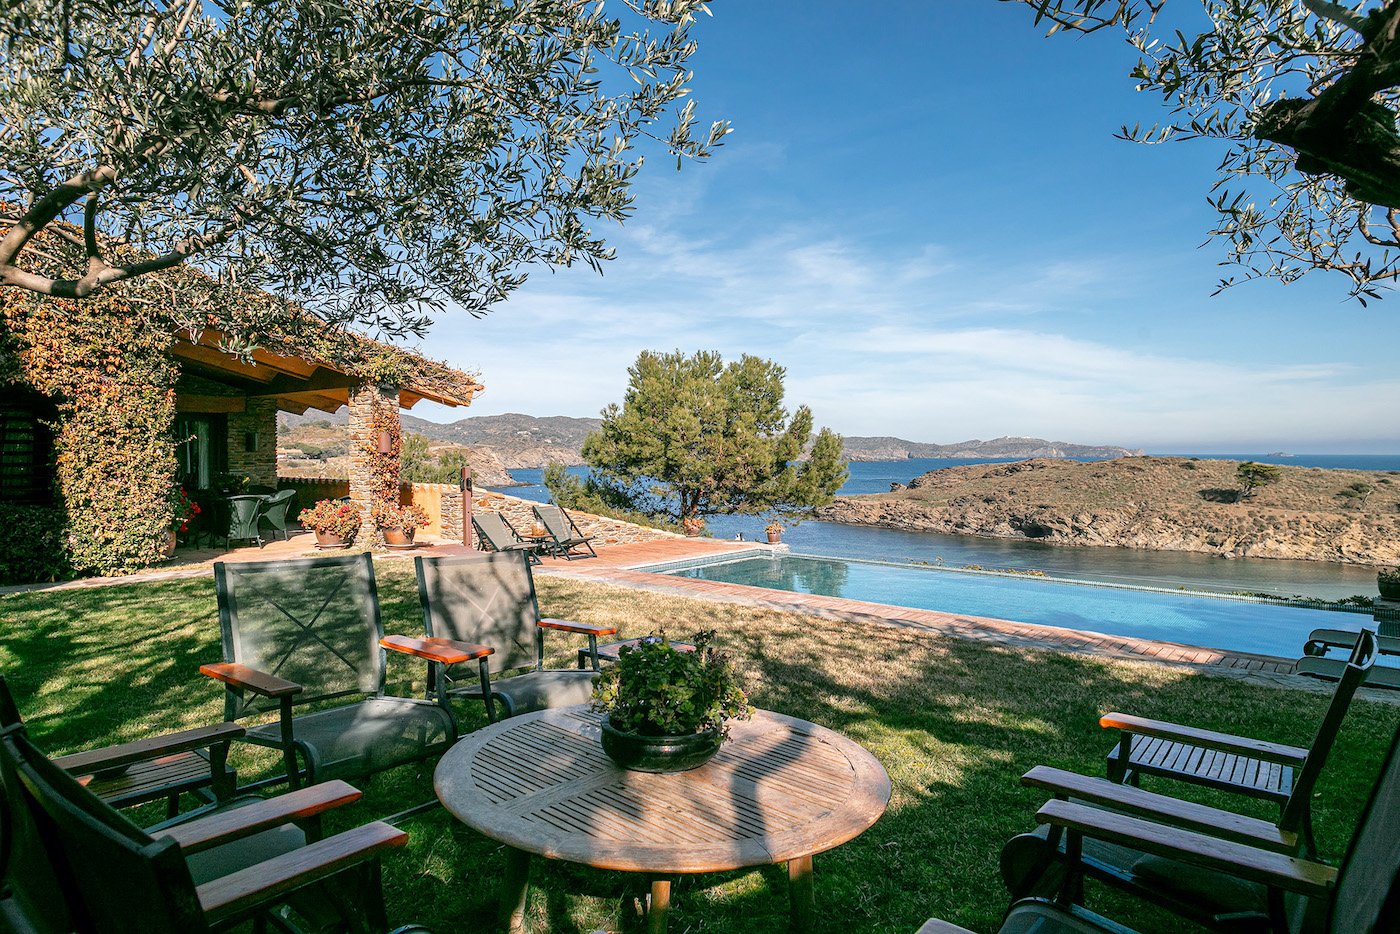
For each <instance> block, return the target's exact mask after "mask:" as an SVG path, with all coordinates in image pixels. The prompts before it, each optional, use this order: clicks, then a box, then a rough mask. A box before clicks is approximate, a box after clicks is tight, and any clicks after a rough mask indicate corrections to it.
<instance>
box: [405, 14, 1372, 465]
mask: <svg viewBox="0 0 1400 934" xmlns="http://www.w3.org/2000/svg"><path fill="white" fill-rule="evenodd" d="M713 9H714V14H715V15H714V17H713V18H712V19H702V21H701V22H700V24H699V25H698V27H697V29H696V37H697V39H698V40H699V43H700V52H699V53H698V55H697V57H696V58H695V60H694V66H695V71H696V76H695V80H694V82H693V85H692V86H693V88H694V94H695V97H696V99H697V108H698V110H699V112H700V114H701V116H702V117H703V118H704V119H706V120H708V119H711V118H714V117H724V118H727V119H729V120H730V121H732V123H733V125H734V128H735V130H734V132H733V133H732V134H731V135H730V136H729V137H728V141H727V143H726V145H725V146H724V147H722V148H721V149H720V150H719V152H718V154H717V155H716V157H715V158H714V159H713V160H711V161H710V162H708V163H704V164H693V165H687V166H686V167H685V168H684V169H683V170H682V171H680V172H679V173H678V172H676V171H675V162H674V160H673V159H672V160H668V159H667V158H666V156H665V155H664V153H659V152H658V153H656V154H655V155H654V156H653V157H652V158H650V159H649V162H648V164H647V166H646V167H645V168H644V169H643V172H642V177H641V180H640V182H639V184H638V191H637V210H636V213H635V215H634V216H633V218H632V219H631V220H629V221H628V222H627V223H626V224H625V225H624V226H621V227H618V226H615V225H613V224H611V223H610V222H607V223H606V226H604V227H603V228H601V229H602V230H603V232H604V233H605V235H606V236H608V237H609V238H610V242H611V243H612V244H613V245H614V246H616V248H617V251H618V259H617V260H616V261H615V262H613V263H611V264H609V265H607V266H606V267H605V270H604V275H603V276H601V277H600V276H598V275H597V274H596V273H594V272H592V271H591V270H589V269H587V268H579V269H573V270H565V271H561V272H555V273H550V272H548V271H538V272H535V273H534V274H533V275H532V276H531V278H530V281H529V282H528V283H527V284H526V285H525V286H524V287H523V288H521V289H520V290H519V291H518V292H517V293H516V294H515V295H514V296H513V297H512V298H511V299H510V300H508V301H507V302H505V303H503V304H501V305H500V306H498V307H497V308H496V310H495V311H494V312H493V313H492V314H490V315H489V316H487V317H486V318H483V319H472V318H470V317H468V316H466V315H463V314H453V315H446V316H443V317H442V318H440V319H439V321H438V322H437V323H436V324H435V326H434V328H433V330H432V331H431V333H430V335H429V337H428V338H427V339H426V340H425V341H423V344H422V347H423V349H424V350H425V351H426V352H428V353H429V354H431V355H433V356H436V357H439V358H443V359H446V360H448V361H449V362H451V363H453V364H454V365H457V366H460V367H463V368H468V369H475V370H479V371H480V372H481V375H482V380H483V382H484V383H485V384H486V386H487V391H486V392H485V393H483V394H482V395H480V396H478V397H477V401H476V402H474V403H473V405H472V407H471V409H470V410H468V411H462V410H454V409H446V408H442V407H434V406H431V405H429V404H427V403H424V404H421V405H419V406H418V407H417V408H416V409H415V414H417V415H420V416H421V417H425V418H430V419H433V420H435V421H451V420H454V419H456V418H460V417H463V416H464V415H468V414H470V415H490V414H496V413H501V412H524V413H528V414H532V415H573V416H591V415H597V414H598V411H599V410H600V409H601V408H602V407H603V406H604V405H606V404H607V403H609V402H613V401H620V400H621V398H622V393H623V390H624V388H625V386H626V380H627V373H626V369H627V366H628V365H629V364H630V363H631V362H632V361H633V360H634V359H635V358H636V355H637V353H638V352H640V351H642V350H646V349H654V350H672V349H676V348H679V349H682V350H685V351H687V352H689V351H694V350H699V349H714V350H719V351H721V352H722V353H724V354H725V355H726V356H737V355H739V354H741V353H752V354H756V355H759V356H763V357H769V358H772V359H774V360H776V361H778V362H779V363H781V364H783V365H784V366H785V367H787V372H788V379H787V388H788V398H789V401H790V403H791V404H794V405H795V404H797V403H806V404H808V405H810V406H811V407H812V409H813V411H814V412H815V415H816V418H817V423H818V424H819V425H828V426H830V427H832V428H834V429H835V430H837V431H840V432H842V433H844V434H848V435H897V436H900V437H904V438H908V439H912V440H918V441H934V442H943V443H946V442H951V441H961V440H965V439H968V438H992V437H997V436H1000V435H1008V434H1009V435H1030V436H1039V437H1047V438H1053V439H1059V440H1066V441H1076V442H1085V443H1105V444H1123V445H1128V446H1134V447H1143V448H1147V449H1148V450H1153V451H1196V452H1218V451H1272V450H1290V451H1300V452H1324V451H1336V452H1356V453H1367V452H1391V451H1397V450H1400V417H1397V415H1396V413H1397V411H1398V410H1400V406H1398V405H1397V403H1400V294H1397V295H1394V296H1392V297H1391V298H1388V299H1386V300H1385V301H1382V302H1380V303H1375V304H1373V305H1371V307H1369V308H1362V307H1361V306H1360V305H1358V304H1357V303H1355V302H1352V301H1349V300H1347V299H1346V290H1345V286H1344V283H1343V282H1342V281H1341V280H1334V279H1330V278H1329V277H1327V276H1324V275H1315V276H1311V277H1309V278H1308V279H1306V280H1304V281H1303V282H1302V283H1299V284H1295V285H1291V286H1287V287H1285V286H1281V285H1278V284H1276V283H1274V282H1263V283H1252V284H1246V285H1242V286H1239V287H1237V288H1235V289H1232V290H1229V291H1227V292H1226V293H1224V294H1222V295H1220V296H1217V297H1214V298H1212V297H1211V296H1210V293H1211V291H1212V290H1213V288H1214V285H1215V283H1216V281H1217V280H1218V279H1219V278H1220V276H1221V274H1222V270H1221V269H1220V268H1218V267H1217V265H1216V264H1217V262H1218V260H1219V259H1220V257H1221V256H1222V255H1223V250H1222V248H1221V246H1220V245H1218V244H1215V243H1211V244H1207V245H1205V246H1204V247H1201V244H1202V242H1203V241H1204V240H1205V235H1206V233H1207V231H1208V230H1209V228H1210V226H1211V224H1212V222H1213V219H1214V215H1213V212H1212V211H1211V210H1210V209H1209V207H1208V206H1207V204H1206V201H1205V198H1206V194H1207V191H1208V188H1209V185H1210V184H1211V182H1212V181H1213V180H1214V178H1215V175H1214V167H1215V165H1216V162H1217V161H1218V160H1219V158H1220V154H1221V153H1220V150H1219V149H1217V148H1215V147H1214V145H1213V144H1211V143H1177V144H1171V145H1166V146H1157V147H1145V146H1135V145H1132V144H1129V143H1124V142H1120V141H1118V140H1115V139H1113V137H1112V134H1113V132H1114V131H1115V130H1116V129H1117V128H1118V127H1119V126H1121V125H1122V124H1123V123H1125V122H1126V123H1128V124H1132V123H1134V122H1138V121H1141V122H1142V123H1144V124H1147V123H1150V122H1153V121H1154V120H1155V119H1157V118H1158V116H1159V115H1160V114H1162V113H1163V112H1162V110H1161V108H1160V104H1159V103H1158V99H1157V98H1155V97H1153V96H1149V95H1144V94H1138V93H1136V92H1134V91H1133V89H1132V83H1131V81H1129V80H1128V78H1127V77H1126V74H1127V71H1128V69H1129V68H1130V67H1131V65H1132V64H1133V61H1134V58H1133V56H1132V52H1131V50H1130V49H1129V48H1127V46H1126V45H1125V44H1123V43H1122V42H1121V40H1119V39H1118V38H1117V37H1116V36H1110V35H1107V34H1100V35H1098V36H1093V37H1089V38H1088V39H1073V38H1069V37H1055V38H1053V39H1045V38H1043V37H1042V35H1041V32H1040V31H1039V30H1037V29H1036V28H1033V27H1032V26H1031V15H1030V11H1029V10H1027V9H1026V8H1024V7H1020V6H1017V5H1011V4H1001V3H994V2H991V0H936V2H934V0H900V2H895V0H889V2H882V3H849V2H841V0H801V2H799V0H762V2H739V0H718V2H716V3H714V4H713Z"/></svg>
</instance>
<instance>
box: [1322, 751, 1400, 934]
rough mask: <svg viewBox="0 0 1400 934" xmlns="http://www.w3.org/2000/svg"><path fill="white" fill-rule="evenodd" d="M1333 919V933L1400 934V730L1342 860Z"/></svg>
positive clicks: (1333, 898)
mask: <svg viewBox="0 0 1400 934" xmlns="http://www.w3.org/2000/svg"><path fill="white" fill-rule="evenodd" d="M1330 914H1331V921H1330V925H1329V928H1330V930H1331V931H1333V932H1334V934H1358V932H1368V934H1370V932H1375V934H1379V932H1383V931H1400V728H1397V729H1396V731H1395V737H1394V738H1393V739H1392V740H1391V741H1390V752H1389V753H1388V754H1387V755H1386V757H1385V762H1384V764H1383V765H1382V766H1381V772H1380V777H1379V778H1377V780H1376V786H1375V790H1374V791H1372V793H1371V800H1370V801H1369V802H1368V803H1367V805H1366V809H1365V810H1364V811H1362V812H1361V820H1360V822H1359V823H1358V824H1357V826H1356V833H1355V834H1354V835H1353V836H1352V838H1351V846H1350V847H1349V848H1348V850H1347V855H1346V858H1345V859H1344V860H1343V861H1342V869H1341V873H1340V874H1339V875H1338V876H1337V887H1336V889H1335V890H1334V892H1333V896H1332V905H1331V912H1330Z"/></svg>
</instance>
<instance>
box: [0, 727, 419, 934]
mask: <svg viewBox="0 0 1400 934" xmlns="http://www.w3.org/2000/svg"><path fill="white" fill-rule="evenodd" d="M0 787H2V788H3V792H4V794H3V798H0V808H3V812H4V815H5V821H4V824H5V825H6V829H7V830H8V831H9V832H8V833H7V835H6V843H5V848H6V859H5V860H4V873H3V874H4V887H3V891H0V923H3V924H4V925H5V926H6V929H8V930H14V931H24V932H38V934H50V932H55V934H56V932H60V931H62V932H73V931H76V932H79V934H125V932H142V934H187V932H196V934H197V932H203V931H211V930H221V929H224V928H227V927H230V926H232V925H234V924H237V923H240V922H243V921H246V920H250V919H252V920H255V921H256V922H257V924H258V928H259V929H265V928H264V922H266V921H268V920H271V921H273V922H274V923H275V924H276V926H277V927H278V928H279V929H281V930H290V931H295V930H299V928H297V927H294V926H291V924H290V921H291V917H290V916H288V915H287V914H286V913H285V910H290V911H293V912H295V913H296V917H297V920H300V921H304V922H309V923H310V924H311V925H312V926H314V927H315V928H316V929H323V928H324V926H325V925H326V924H327V923H332V922H333V923H336V924H337V925H338V926H340V927H341V928H342V929H349V930H353V931H364V932H368V931H371V930H374V931H382V930H384V928H385V927H387V922H386V920H385V912H384V904H383V895H382V890H381V887H380V884H379V857H380V854H381V853H383V852H384V851H385V850H387V849H389V848H391V847H396V846H401V845H403V843H405V842H406V841H407V839H408V835H407V834H406V833H404V832H403V831H400V830H398V829H397V828H394V827H390V826H389V825H388V824H382V823H373V824H367V825H365V826H363V827H359V828H356V829H354V830H350V831H346V832H344V833H341V834H337V835H336V836H334V837H331V838H328V839H324V840H318V841H316V842H313V843H307V841H306V836H305V835H304V834H303V833H302V832H301V831H300V830H299V829H298V828H297V827H296V826H295V825H294V824H292V823H289V822H292V821H297V820H303V821H312V822H315V821H316V820H317V818H318V815H319V814H321V813H322V812H324V811H325V810H327V809H329V808H333V807H338V806H340V805H342V804H346V803H350V802H351V801H354V800H356V799H357V798H358V797H359V792H357V791H355V789H353V788H351V787H350V786H348V785H345V784H344V783H342V782H333V783H329V784H326V785H322V786H320V787H318V788H314V789H303V790H302V791H299V792H295V793H292V794H289V795H283V796H281V797H279V798H275V799H272V800H267V801H263V800H257V801H254V802H252V803H248V804H247V805H246V806H243V807H239V808H234V809H230V810H228V811H224V812H220V813H218V814H214V815H209V816H206V817H203V818H201V819H199V820H194V821H190V822H187V823H184V824H180V825H178V826H175V827H169V828H165V829H163V830H161V831H160V832H159V834H158V835H157V836H152V835H150V834H148V833H146V832H145V831H142V830H141V829H140V828H138V827H137V826H136V825H134V824H132V823H131V822H130V821H128V820H126V818H124V817H122V816H121V815H120V814H118V813H117V812H116V811H115V810H113V809H112V808H110V807H109V806H107V805H106V804H104V803H103V802H101V801H100V800H98V799H97V798H96V797H95V796H94V795H92V794H91V793H90V792H88V791H87V790H86V789H85V788H83V786H82V785H80V784H79V783H78V782H77V781H76V780H75V779H74V778H73V777H72V776H70V775H69V774H68V773H67V772H65V771H64V770H62V769H61V768H59V767H58V766H57V765H56V764H54V763H53V762H52V761H50V760H49V759H48V758H47V757H46V756H45V755H44V754H43V752H42V751H40V750H39V749H38V747H36V746H35V745H34V744H33V742H32V741H31V740H30V739H29V737H28V735H27V733H26V731H25V729H24V728H23V727H22V726H12V727H9V728H7V729H5V730H3V731H0ZM274 910H276V911H277V913H276V914H271V912H272V911H274Z"/></svg>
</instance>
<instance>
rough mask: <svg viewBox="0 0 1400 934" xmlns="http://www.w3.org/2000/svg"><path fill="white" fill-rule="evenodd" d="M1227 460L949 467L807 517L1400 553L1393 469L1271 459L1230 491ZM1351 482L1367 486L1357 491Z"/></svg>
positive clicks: (976, 530)
mask: <svg viewBox="0 0 1400 934" xmlns="http://www.w3.org/2000/svg"><path fill="white" fill-rule="evenodd" d="M1237 466H1238V462H1236V461H1210V460H1197V459H1192V458H1181V457H1130V458H1122V459H1119V460H1114V461H1103V462H1098V463H1080V462H1076V461H1055V460H1048V459H1038V460H1029V461H1018V462H1015V463H1010V464H982V465H975V466H967V467H950V468H947V469H944V470H935V471H932V472H930V473H926V474H924V475H922V476H920V477H916V478H914V480H912V481H911V482H910V484H909V488H908V489H906V490H902V491H895V492H891V493H877V494H871V495H867V496H846V497H840V498H838V499H837V500H836V502H835V503H833V504H832V505H831V506H828V507H826V508H825V509H823V510H820V511H819V513H818V516H819V518H822V519H828V520H832V521H836V522H848V523H853V524H859V525H878V526H885V527H889V528H897V529H906V530H910V531H924V532H944V533H952V534H964V535H984V536H991V537H996V538H1028V539H1036V540H1039V541H1044V542H1048V543H1055V544H1067V545H1099V546H1116V547H1125V548H1145V549H1153V550H1161V551H1195V552H1205V553H1209V554H1218V555H1222V556H1227V557H1243V556H1249V557H1252V558H1296V559H1303V560H1314V561H1338V562H1344V563H1352V564H1370V565H1389V564H1400V472H1388V471H1387V472H1374V471H1353V470H1322V469H1318V468H1300V467H1281V468H1280V473H1279V477H1280V479H1279V482H1278V483H1276V484H1274V485H1271V486H1266V487H1264V488H1262V489H1260V490H1258V491H1257V492H1256V493H1255V494H1254V495H1253V496H1252V497H1251V498H1249V499H1246V500H1244V501H1242V502H1234V501H1232V500H1233V495H1234V492H1235V486H1236V481H1235V468H1236V467H1237ZM1358 484H1359V485H1361V487H1364V488H1366V489H1367V490H1368V492H1365V493H1364V495H1357V493H1356V491H1357V490H1358V489H1359V487H1358V486H1357V485H1358ZM1348 490H1351V491H1352V493H1351V494H1348V493H1346V492H1345V491H1348Z"/></svg>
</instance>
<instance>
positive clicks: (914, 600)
mask: <svg viewBox="0 0 1400 934" xmlns="http://www.w3.org/2000/svg"><path fill="white" fill-rule="evenodd" d="M648 570H654V571H657V572H658V573H666V574H674V575H677V576H681V577H694V578H700V579H702V580H712V581H722V582H725V583H731V584H747V585H749V586H752V587H765V588H768V589H770V590H787V591H792V592H796V593H810V594H821V595H824V596H829V597H848V598H850V599H852V600H866V601H870V602H874V603H887V604H894V605H895V606H907V607H914V608H916V609H923V610H939V611H942V612H946V613H964V614H968V615H972V616H989V617H993V618H996V619H1006V620H1014V621H1018V622H1025V623H1041V624H1043V625H1047V626H1063V627H1065V628H1067V629H1079V630H1086V631H1090V632H1099V633H1104V634H1107V635H1117V636H1132V637H1135V638H1139V639H1157V640H1162V641H1166V642H1181V643H1185V644H1187V645H1197V646H1203V647H1206V648H1213V649H1224V650H1227V651H1236V652H1254V653H1258V654H1262V655H1278V656H1281V657H1284V658H1297V657H1298V656H1300V655H1302V654H1303V643H1304V642H1305V641H1307V637H1308V633H1309V632H1310V631H1311V630H1313V629H1320V628H1328V629H1348V630H1353V631H1354V630H1358V629H1360V628H1362V627H1363V626H1365V627H1367V628H1373V627H1374V625H1375V623H1374V620H1372V618H1371V616H1370V615H1369V614H1365V613H1350V612H1339V611H1334V610H1323V609H1313V608H1308V607H1295V606H1282V605H1279V604H1273V603H1263V602H1258V601H1254V600H1249V599H1243V598H1231V597H1225V596H1202V595H1197V594H1180V593H1172V592H1164V591H1157V590H1147V589H1141V588H1131V587H1114V586H1106V585H1101V584H1090V583H1068V582H1065V581H1058V580H1043V579H1039V578H1031V577H1024V576H1018V575H1009V574H990V573H975V572H968V571H955V570H950V569H943V568H932V567H928V568H924V567H917V566H913V565H900V564H886V563H881V562H875V561H856V560H842V559H835V558H823V557H817V556H813V555H793V554H789V555H774V556H771V557H770V556H767V555H765V556H761V557H744V558H740V559H737V560H728V561H724V560H721V561H715V562H710V563H704V564H694V563H692V564H691V565H690V566H680V567H675V566H672V567H657V568H648Z"/></svg>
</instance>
